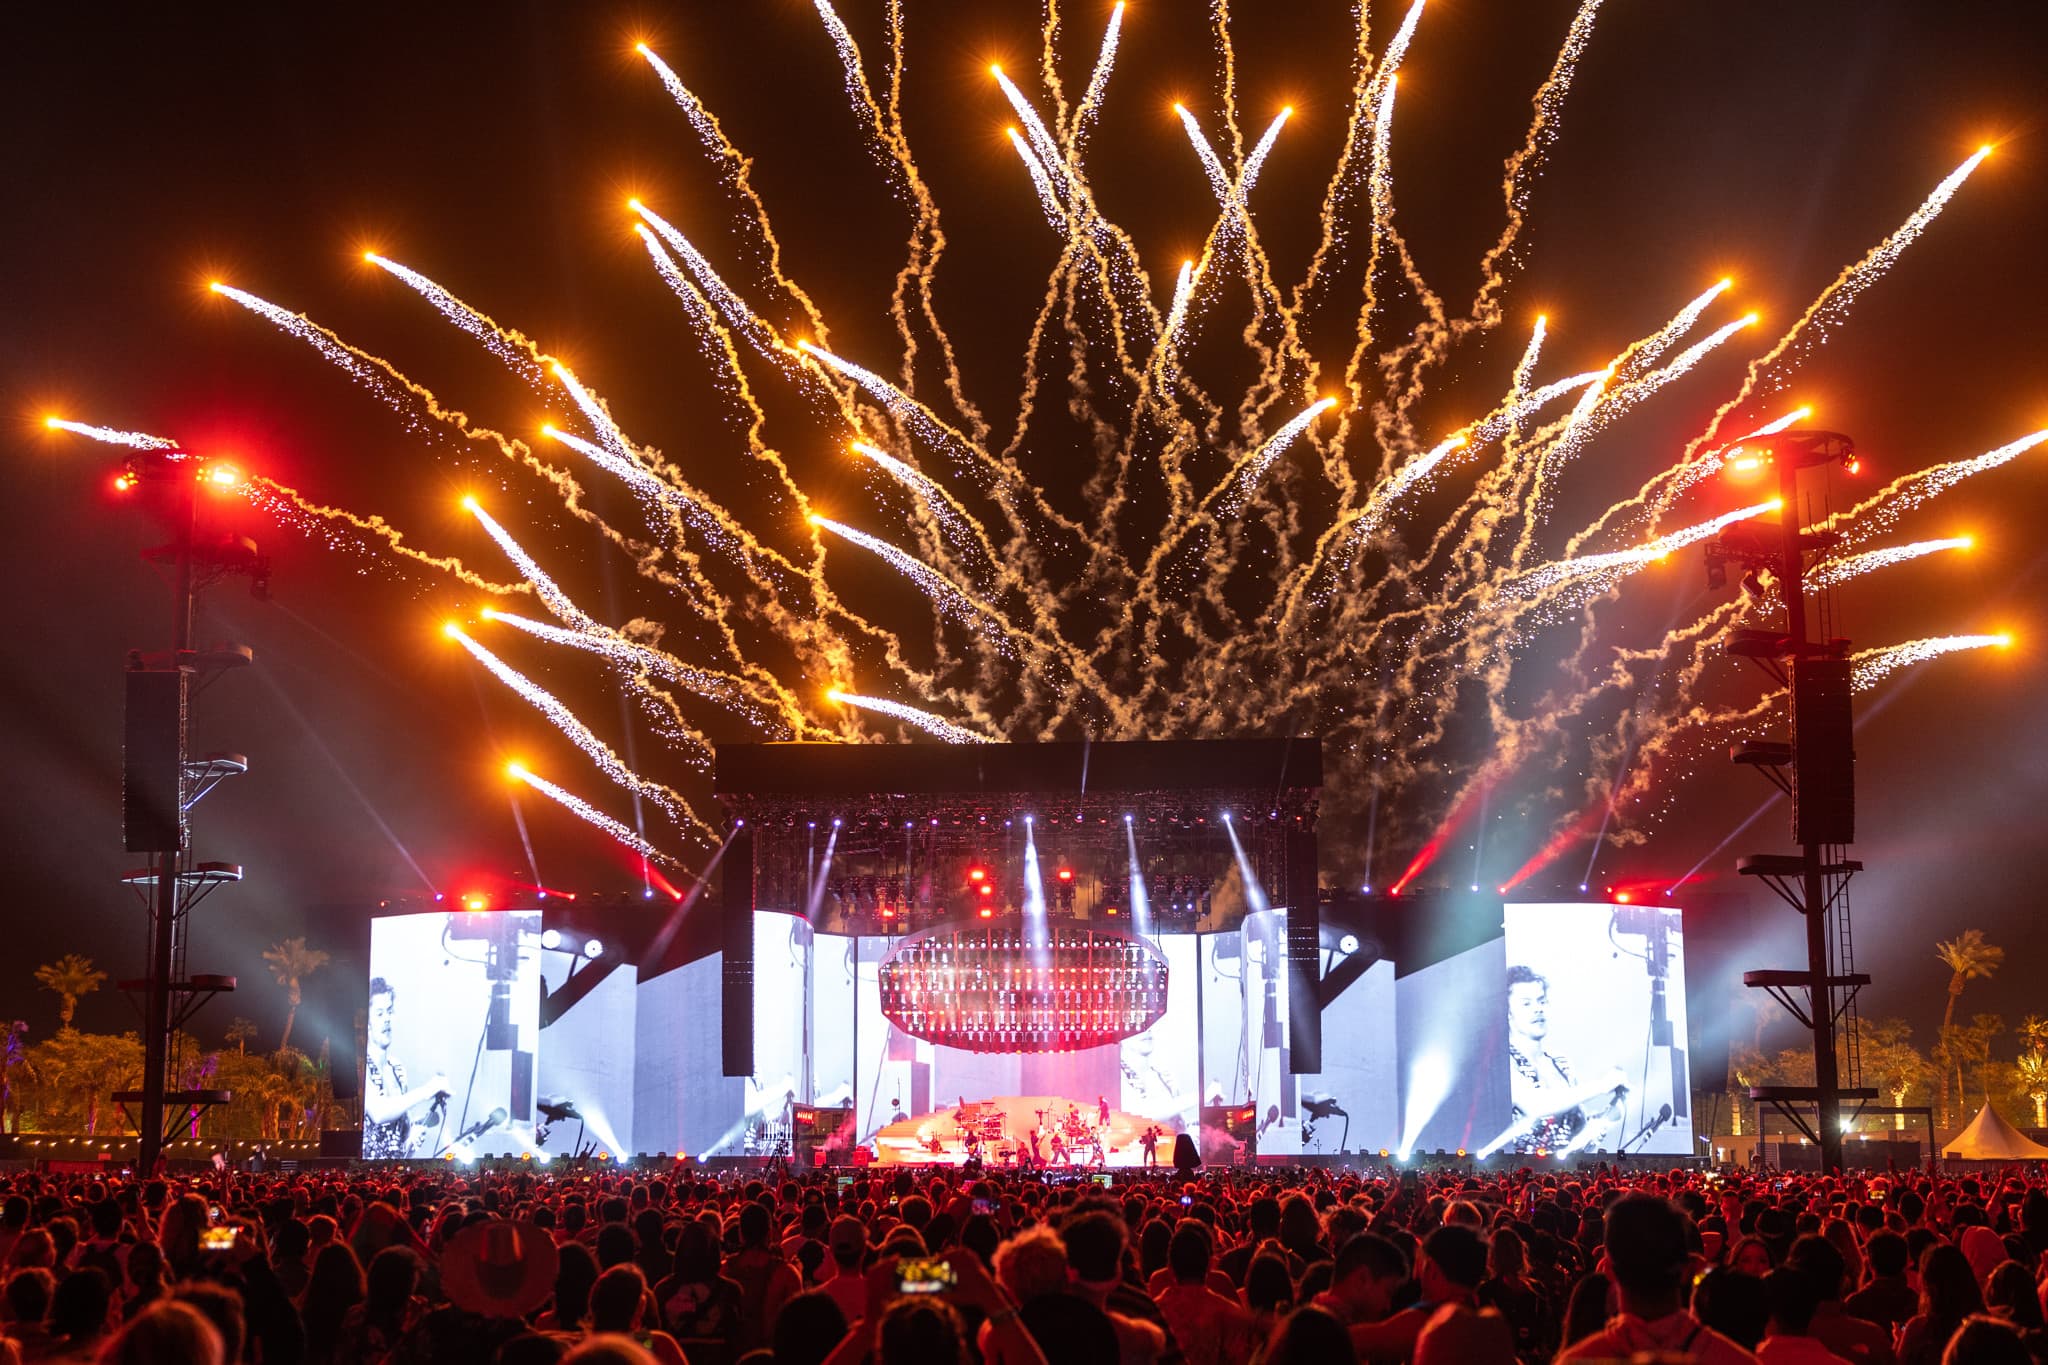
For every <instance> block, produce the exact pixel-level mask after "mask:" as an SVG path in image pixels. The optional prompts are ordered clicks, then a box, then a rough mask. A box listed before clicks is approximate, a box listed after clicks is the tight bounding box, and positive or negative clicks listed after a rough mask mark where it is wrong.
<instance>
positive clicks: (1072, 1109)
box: [870, 1095, 1173, 1167]
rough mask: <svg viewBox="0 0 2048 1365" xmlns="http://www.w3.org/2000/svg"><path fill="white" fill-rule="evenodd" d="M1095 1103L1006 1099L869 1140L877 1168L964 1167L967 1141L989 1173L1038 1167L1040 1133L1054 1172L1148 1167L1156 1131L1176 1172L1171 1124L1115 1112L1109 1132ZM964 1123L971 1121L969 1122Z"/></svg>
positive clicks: (1042, 1151)
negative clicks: (973, 1138)
mask: <svg viewBox="0 0 2048 1365" xmlns="http://www.w3.org/2000/svg"><path fill="white" fill-rule="evenodd" d="M1100 1116H1101V1115H1100V1112H1099V1110H1098V1108H1097V1106H1096V1104H1095V1103H1094V1102H1093V1101H1090V1102H1089V1103H1087V1104H1082V1105H1078V1106H1077V1105H1075V1104H1071V1103H1069V1102H1068V1101H1066V1100H1064V1099H1062V1098H1060V1097H1058V1096H1054V1095H1002V1096H998V1097H997V1098H995V1099H992V1100H986V1101H982V1102H980V1103H970V1104H969V1105H968V1106H967V1108H966V1109H965V1110H964V1111H963V1110H960V1109H958V1108H954V1109H943V1110H939V1111H938V1112H936V1113H930V1114H919V1115H917V1116H915V1117H912V1118H904V1119H897V1120H895V1121H893V1122H891V1123H888V1124H885V1125H884V1126H883V1127H882V1128H881V1129H880V1130H879V1131H877V1132H876V1133H875V1135H874V1137H873V1138H872V1139H871V1141H870V1146H871V1147H872V1148H873V1150H874V1154H875V1164H876V1165H878V1166H960V1165H964V1164H965V1163H966V1162H967V1160H968V1157H969V1155H970V1153H969V1148H968V1143H967V1141H966V1134H967V1133H968V1132H969V1131H970V1130H972V1131H974V1132H975V1133H976V1134H977V1136H978V1137H979V1139H980V1140H979V1142H978V1143H976V1144H975V1146H976V1147H977V1149H978V1152H979V1155H980V1157H981V1159H982V1161H983V1162H984V1163H985V1164H987V1165H990V1166H1016V1165H1021V1164H1024V1163H1027V1162H1029V1161H1030V1160H1031V1152H1032V1148H1031V1134H1032V1131H1033V1130H1034V1129H1037V1130H1038V1131H1039V1144H1038V1148H1039V1157H1040V1159H1041V1160H1043V1161H1045V1162H1047V1163H1049V1164H1052V1165H1054V1166H1055V1167H1061V1166H1066V1167H1080V1166H1097V1165H1102V1166H1141V1165H1143V1164H1144V1160H1145V1155H1144V1152H1145V1149H1144V1135H1145V1132H1146V1130H1147V1129H1157V1130H1158V1131H1159V1138H1158V1140H1157V1144H1156V1151H1157V1153H1158V1158H1159V1161H1160V1164H1162V1165H1165V1166H1167V1167H1171V1166H1172V1165H1173V1132H1172V1131H1171V1129H1170V1128H1169V1127H1168V1125H1166V1124H1165V1123H1162V1122H1160V1121H1159V1120H1157V1119H1148V1118H1145V1117H1144V1116H1142V1115H1139V1114H1130V1113H1125V1112H1124V1111H1122V1110H1119V1109H1111V1110H1110V1113H1109V1125H1108V1127H1106V1128H1104V1127H1100V1126H1098V1125H1097V1123H1096V1120H1097V1119H1098V1118H1099V1117H1100ZM963 1119H964V1122H963ZM1054 1133H1058V1134H1059V1135H1060V1140H1061V1148H1062V1149H1063V1150H1062V1158H1063V1159H1060V1158H1055V1156H1054V1151H1053V1144H1052V1135H1053V1134H1054Z"/></svg>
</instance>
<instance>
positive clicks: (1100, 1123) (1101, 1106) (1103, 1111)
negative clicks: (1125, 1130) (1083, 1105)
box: [1095, 1095, 1109, 1128]
mask: <svg viewBox="0 0 2048 1365" xmlns="http://www.w3.org/2000/svg"><path fill="white" fill-rule="evenodd" d="M1095 1114H1096V1118H1095V1126H1096V1127H1098V1128H1107V1127H1109V1097H1108V1096H1106V1095H1097V1096H1096V1097H1095Z"/></svg>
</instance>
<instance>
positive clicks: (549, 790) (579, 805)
mask: <svg viewBox="0 0 2048 1365" xmlns="http://www.w3.org/2000/svg"><path fill="white" fill-rule="evenodd" d="M505 775H506V776H507V777H509V778H512V779H513V780H514V781H518V782H524V783H525V784H526V785H527V786H529V787H531V788H533V789H534V790H535V791H537V792H539V793H540V794H541V795H543V796H546V797H549V798H551V799H553V800H555V801H557V802H559V803H561V805H562V806H564V807H565V808H567V809H568V810H570V811H573V812H575V814H577V815H579V816H581V817H582V818H583V819H584V820H587V821H588V822H590V824H592V825H594V826H596V827H597V828H598V829H600V830H603V831H604V832H605V833H606V834H609V835H611V836H612V838H614V839H616V840H618V841H619V842H620V843H622V844H624V845H625V846H626V847H627V848H630V849H632V850H633V851H634V852H635V853H637V854H639V855H640V856H641V857H643V858H645V859H647V860H648V861H649V862H655V863H660V864H661V865H663V866H664V867H680V866H682V863H681V861H680V860H679V859H677V858H675V857H673V856H671V855H669V854H667V853H663V852H662V851H661V850H660V849H658V848H656V847H655V846H654V845H653V844H650V843H648V842H647V841H646V840H645V839H643V838H641V837H640V836H639V835H637V834H635V833H634V832H633V831H632V830H630V829H628V828H627V827H626V826H625V825H623V824H621V823H620V822H619V821H617V820H614V819H613V818H612V817H611V816H609V815H606V814H605V813H604V812H603V811H601V810H599V809H598V808H597V807H595V806H593V805H591V804H590V803H589V802H588V801H585V800H584V799H583V798H582V797H580V796H578V795H576V794H575V793H574V792H570V791H564V790H563V789H562V788H560V787H558V786H556V785H555V784H554V783H552V782H550V781H548V780H547V779H546V778H545V777H542V776H541V775H540V774H539V773H536V772H532V771H529V770H528V769H527V768H526V767H525V765H523V764H519V763H512V764H507V765H506V768H505ZM693 837H695V838H697V839H700V840H701V841H702V842H704V843H706V844H710V845H716V844H717V843H718V842H719V841H718V836H717V832H716V831H715V830H712V829H711V828H710V827H709V826H706V827H704V828H703V829H702V830H700V831H696V832H694V835H693Z"/></svg>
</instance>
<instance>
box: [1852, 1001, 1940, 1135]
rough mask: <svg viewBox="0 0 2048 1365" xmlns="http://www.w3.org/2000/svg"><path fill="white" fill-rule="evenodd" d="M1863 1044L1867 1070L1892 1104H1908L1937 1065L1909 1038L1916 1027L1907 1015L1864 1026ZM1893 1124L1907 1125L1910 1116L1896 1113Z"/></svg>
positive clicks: (1898, 1126)
mask: <svg viewBox="0 0 2048 1365" xmlns="http://www.w3.org/2000/svg"><path fill="white" fill-rule="evenodd" d="M1862 1029H1863V1034H1862V1038H1861V1040H1860V1046H1861V1050H1862V1055H1863V1074H1864V1076H1866V1077H1867V1078H1869V1079H1871V1080H1873V1081H1875V1082H1876V1083H1877V1088H1878V1089H1880V1090H1882V1091H1884V1092H1885V1093H1886V1094H1887V1095H1889V1096H1890V1097H1891V1101H1892V1106H1893V1107H1894V1108H1899V1107H1902V1106H1904V1104H1905V1103H1906V1100H1907V1098H1908V1097H1909V1096H1910V1095H1911V1094H1912V1092H1913V1090H1914V1089H1915V1087H1918V1086H1922V1085H1925V1084H1926V1083H1927V1082H1928V1080H1929V1079H1930V1078H1932V1076H1933V1075H1934V1068H1933V1067H1931V1066H1929V1065H1928V1064H1927V1059H1926V1058H1925V1057H1922V1056H1921V1055H1920V1050H1919V1049H1918V1048H1916V1047H1914V1046H1913V1044H1912V1043H1911V1042H1910V1041H1909V1040H1910V1039H1911V1038H1912V1036H1913V1027H1912V1025H1910V1024H1908V1023H1907V1022H1906V1021H1905V1020H1903V1019H1879V1020H1876V1021H1874V1022H1872V1023H1867V1024H1864V1025H1863V1026H1862ZM1892 1126H1893V1127H1894V1128H1900V1129H1903V1128H1904V1127H1905V1126H1906V1116H1905V1115H1904V1114H1895V1115H1893V1116H1892Z"/></svg>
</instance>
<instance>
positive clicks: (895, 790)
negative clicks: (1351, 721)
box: [712, 737, 1323, 799]
mask: <svg viewBox="0 0 2048 1365" xmlns="http://www.w3.org/2000/svg"><path fill="white" fill-rule="evenodd" d="M1322 784H1323V749H1322V741H1321V740H1320V739H1315V738H1306V737H1302V738H1294V739H1165V740H1094V741H1076V742H1062V743H1051V744H811V743H791V744H722V745H720V746H718V751H717V755H716V758H715V760H714V767H713V775H712V789H713V791H715V792H716V793H717V794H718V795H719V796H721V797H741V798H745V797H782V798H788V797H798V798H805V799H830V798H833V797H857V796H871V795H901V796H909V795H918V796H978V797H997V796H1003V795H1009V794H1018V795H1050V796H1070V797H1071V796H1083V795H1104V796H1106V795H1110V794H1119V795H1122V794H1134V793H1161V794H1164V793H1171V792H1183V791H1185V792H1215V791H1224V790H1230V791H1244V792H1247V793H1252V794H1256V795H1263V796H1266V797H1279V796H1281V795H1282V794H1283V793H1287V794H1293V795H1296V796H1299V795H1300V794H1302V793H1304V792H1313V791H1316V790H1318V789H1320V788H1321V786H1322Z"/></svg>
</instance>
